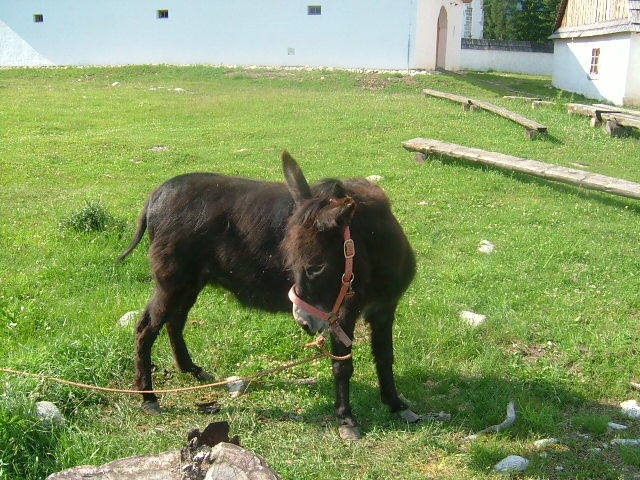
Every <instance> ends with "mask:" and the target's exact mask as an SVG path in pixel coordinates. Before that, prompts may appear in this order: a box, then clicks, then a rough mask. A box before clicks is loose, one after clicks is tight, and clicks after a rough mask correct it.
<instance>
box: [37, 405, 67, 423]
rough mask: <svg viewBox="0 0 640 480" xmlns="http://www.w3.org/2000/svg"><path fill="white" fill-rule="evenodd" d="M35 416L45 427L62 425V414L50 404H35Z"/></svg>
mask: <svg viewBox="0 0 640 480" xmlns="http://www.w3.org/2000/svg"><path fill="white" fill-rule="evenodd" d="M36 415H37V416H38V417H39V418H40V419H41V420H42V424H43V425H46V426H49V425H62V424H63V423H64V417H63V416H62V413H60V410H58V407H56V405H55V404H54V403H52V402H38V403H36Z"/></svg>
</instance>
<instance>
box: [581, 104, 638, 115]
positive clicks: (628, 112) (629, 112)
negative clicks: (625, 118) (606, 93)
mask: <svg viewBox="0 0 640 480" xmlns="http://www.w3.org/2000/svg"><path fill="white" fill-rule="evenodd" d="M593 106H594V107H598V108H602V109H607V110H615V111H616V112H621V113H624V114H626V115H633V116H636V117H640V110H630V109H628V108H622V107H616V106H613V105H605V104H604V103H596V104H594V105H593Z"/></svg>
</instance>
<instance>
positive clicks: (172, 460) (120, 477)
mask: <svg viewBox="0 0 640 480" xmlns="http://www.w3.org/2000/svg"><path fill="white" fill-rule="evenodd" d="M89 478H90V479H91V480H114V479H117V480H181V476H180V451H179V450H172V451H169V452H163V453H160V454H157V455H136V456H135V457H127V458H121V459H119V460H114V461H113V462H109V463H105V464H104V465H101V466H98V467H96V466H89V465H84V466H81V467H75V468H71V469H69V470H63V471H62V472H58V473H54V474H53V475H49V476H48V477H47V478H46V480H86V479H89Z"/></svg>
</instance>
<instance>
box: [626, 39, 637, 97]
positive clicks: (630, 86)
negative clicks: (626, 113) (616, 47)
mask: <svg viewBox="0 0 640 480" xmlns="http://www.w3.org/2000/svg"><path fill="white" fill-rule="evenodd" d="M624 103H625V104H627V105H632V106H634V107H640V33H632V34H631V37H630V45H629V71H628V72H627V89H626V91H625V94H624Z"/></svg>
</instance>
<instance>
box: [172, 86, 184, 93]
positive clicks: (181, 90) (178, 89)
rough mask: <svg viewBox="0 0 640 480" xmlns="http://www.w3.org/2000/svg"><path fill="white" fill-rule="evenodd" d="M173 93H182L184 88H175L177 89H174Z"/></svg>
mask: <svg viewBox="0 0 640 480" xmlns="http://www.w3.org/2000/svg"><path fill="white" fill-rule="evenodd" d="M173 91H174V92H184V88H180V87H177V88H174V89H173Z"/></svg>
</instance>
